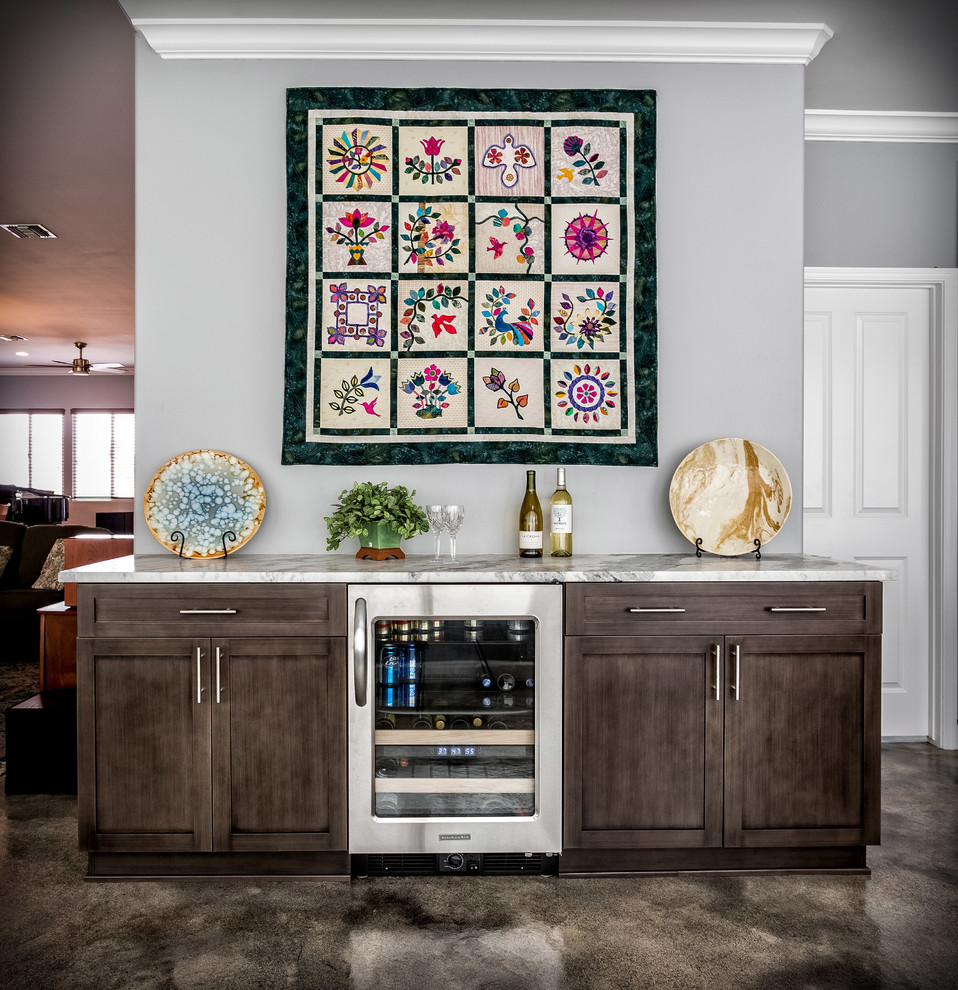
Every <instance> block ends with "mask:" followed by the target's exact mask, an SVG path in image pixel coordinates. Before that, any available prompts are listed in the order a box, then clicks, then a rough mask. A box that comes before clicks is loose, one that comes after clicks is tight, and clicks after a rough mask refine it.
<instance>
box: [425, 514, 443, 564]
mask: <svg viewBox="0 0 958 990" xmlns="http://www.w3.org/2000/svg"><path fill="white" fill-rule="evenodd" d="M442 509H443V507H442V506H441V505H427V506H426V518H427V519H428V520H429V528H430V529H431V530H432V531H433V532H434V533H435V534H436V555H435V556H434V557H433V558H432V559H433V560H441V559H442V557H441V555H440V553H439V541H440V540H441V539H442V531H443V530H444V529H445V528H446V523H445V520H444V519H443V515H442Z"/></svg>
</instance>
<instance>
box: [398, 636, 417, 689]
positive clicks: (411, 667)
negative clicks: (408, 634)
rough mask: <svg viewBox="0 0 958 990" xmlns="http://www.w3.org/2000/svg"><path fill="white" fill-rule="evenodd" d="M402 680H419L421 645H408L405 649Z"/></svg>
mask: <svg viewBox="0 0 958 990" xmlns="http://www.w3.org/2000/svg"><path fill="white" fill-rule="evenodd" d="M401 673H402V679H403V680H404V681H417V680H419V644H418V643H407V644H406V645H405V646H404V647H403V659H402V671H401Z"/></svg>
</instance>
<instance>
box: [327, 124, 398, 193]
mask: <svg viewBox="0 0 958 990" xmlns="http://www.w3.org/2000/svg"><path fill="white" fill-rule="evenodd" d="M321 136H322V142H321V144H320V147H319V148H318V149H317V152H316V158H317V163H319V162H320V161H321V163H322V164H321V165H320V170H321V172H322V182H321V188H322V191H323V193H324V194H329V193H338V194H340V195H343V194H345V195H348V196H368V195H370V194H381V193H385V194H386V195H387V196H388V195H389V193H390V192H391V191H392V189H391V186H392V172H393V167H394V166H393V153H392V143H393V136H392V128H391V127H390V126H389V125H388V124H382V123H374V122H367V123H363V122H361V121H360V122H354V121H343V122H342V123H338V124H325V125H323V127H322V130H321Z"/></svg>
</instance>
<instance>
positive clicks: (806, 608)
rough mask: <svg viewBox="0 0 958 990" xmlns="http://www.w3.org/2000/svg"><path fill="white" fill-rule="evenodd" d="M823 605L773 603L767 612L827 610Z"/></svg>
mask: <svg viewBox="0 0 958 990" xmlns="http://www.w3.org/2000/svg"><path fill="white" fill-rule="evenodd" d="M827 611H828V609H827V608H826V607H825V606H824V605H794V606H792V605H773V606H772V607H771V608H770V609H769V612H827Z"/></svg>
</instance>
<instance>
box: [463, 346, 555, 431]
mask: <svg viewBox="0 0 958 990" xmlns="http://www.w3.org/2000/svg"><path fill="white" fill-rule="evenodd" d="M473 391H474V405H475V410H476V411H475V422H476V426H489V427H497V428H500V429H502V428H505V427H509V428H523V429H536V430H541V429H542V427H543V425H544V424H545V403H544V393H543V388H542V361H541V359H539V358H509V357H502V356H501V355H499V356H497V357H492V358H490V357H482V358H479V357H477V358H476V362H475V375H474V378H473Z"/></svg>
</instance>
